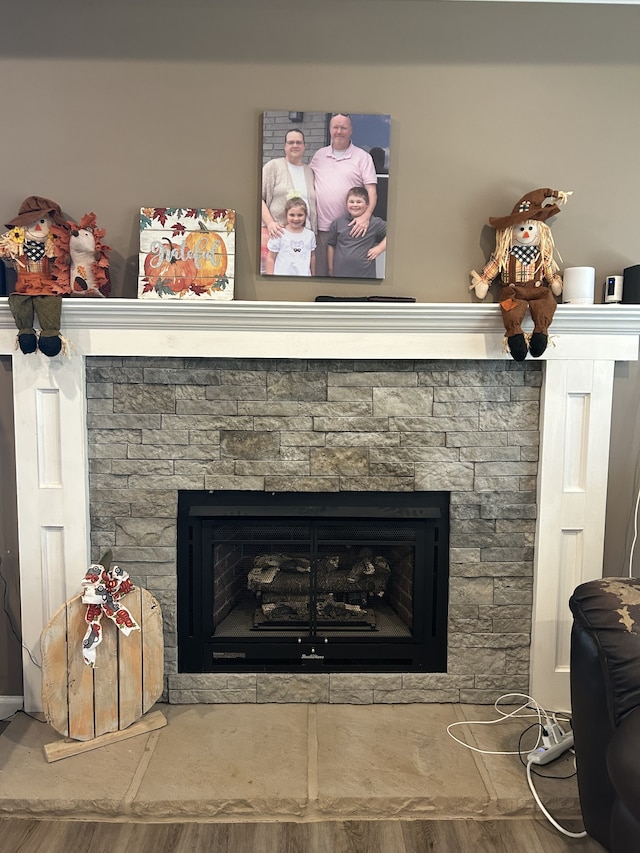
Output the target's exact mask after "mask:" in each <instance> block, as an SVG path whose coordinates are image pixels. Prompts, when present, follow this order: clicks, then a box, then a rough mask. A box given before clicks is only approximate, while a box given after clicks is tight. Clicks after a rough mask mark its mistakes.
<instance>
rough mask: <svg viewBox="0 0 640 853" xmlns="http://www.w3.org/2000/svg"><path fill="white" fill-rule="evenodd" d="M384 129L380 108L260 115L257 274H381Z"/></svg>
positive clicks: (384, 227) (387, 134) (387, 140)
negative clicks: (258, 260)
mask: <svg viewBox="0 0 640 853" xmlns="http://www.w3.org/2000/svg"><path fill="white" fill-rule="evenodd" d="M390 129H391V116H389V115H384V114H371V113H340V112H323V113H318V112H315V113H314V112H300V111H277V110H274V111H269V112H265V113H263V114H262V174H261V198H260V210H261V217H260V219H261V222H260V272H261V274H262V275H266V276H296V277H298V276H299V277H307V278H311V277H330V278H339V279H358V280H364V281H371V280H376V279H377V280H382V279H384V275H385V264H386V252H387V218H388V216H387V199H388V192H389V158H390Z"/></svg>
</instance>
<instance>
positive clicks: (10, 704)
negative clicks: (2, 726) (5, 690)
mask: <svg viewBox="0 0 640 853" xmlns="http://www.w3.org/2000/svg"><path fill="white" fill-rule="evenodd" d="M23 707H24V698H23V697H22V696H0V720H8V719H9V717H12V716H13V715H14V714H15V712H16V711H19V710H20V709H21V708H23Z"/></svg>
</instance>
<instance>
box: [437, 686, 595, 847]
mask: <svg viewBox="0 0 640 853" xmlns="http://www.w3.org/2000/svg"><path fill="white" fill-rule="evenodd" d="M511 698H519V699H526V702H525V704H524V705H520V707H518V708H516V709H515V710H514V711H511V712H510V713H509V714H506V713H505V712H504V711H501V710H500V708H499V707H498V705H499V704H500V702H502V701H504V700H505V699H511ZM494 708H495V709H496V711H497V712H498V714H500V716H499V717H498V718H497V719H495V720H473V721H467V720H461V721H459V722H455V723H450V724H449V725H448V726H447V734H448V735H449V737H450V738H452V739H453V740H455V742H456V743H459V744H460V745H461V746H464V747H466V748H467V749H471V750H473V752H480V753H482V754H483V755H518V756H520V758H522V752H521V750H519V749H518V750H515V751H513V752H497V751H492V750H488V749H480V748H479V747H477V746H472V745H471V744H469V743H465V741H463V740H460V739H459V738H457V737H456V736H455V735H454V734H452V732H451V730H452V729H453V728H455V727H456V726H491V725H494V724H495V723H503V722H504V721H505V720H508V719H515V718H518V719H527V718H531V717H534V718H536V719H537V720H538V732H539V733H538V740H537V742H536V744H535V746H534V747H533V749H537V747H538V745H539V744H540V739H541V738H543V737H544V735H543V732H545V723H546V726H547V728H551V727H552V722H553V723H555V724H556V726H559V719H558V717H559V715H560V719H561V720H562V722H570V716H568V715H567V714H566V712H564V711H547V710H545V709H544V708H543V707H542V706H541V705H539V704H538V703H537V702H536V700H535V699H533V698H532V697H531V696H527V694H526V693H505V694H504V695H503V696H500V697H498V699H496V701H495V702H494ZM529 710H534V711H535V713H533V714H526V713H521V712H522V711H529ZM543 717H544V719H545V723H543V722H542V718H543ZM565 717H566V719H565ZM533 763H534V762H533V761H527V765H526V769H527V782H528V784H529V790H530V791H531V793H532V795H533V798H534V800H535V801H536V804H537V806H538V808H539V809H540V811H541V812H542V814H543V815H544V816H545V817H546V818H547V820H548V821H549V823H550V824H551V825H552V826H554V827H555V828H556V829H557V830H558V832H561V833H562V834H563V835H566V836H568V837H569V838H585V836H586V835H587V833H586V831H582V832H570V831H569V830H568V829H565V828H564V827H563V826H560V824H559V823H558V822H557V821H556V820H555V818H553V817H552V816H551V815H550V814H549V812H548V811H547V809H546V808H545V807H544V805H543V803H542V801H541V799H540V797H539V796H538V792H537V791H536V789H535V786H534V784H533V777H532V775H531V766H532V764H533Z"/></svg>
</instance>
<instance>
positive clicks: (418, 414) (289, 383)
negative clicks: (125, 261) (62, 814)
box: [0, 300, 640, 710]
mask: <svg viewBox="0 0 640 853" xmlns="http://www.w3.org/2000/svg"><path fill="white" fill-rule="evenodd" d="M2 303H6V300H1V301H0V352H4V353H10V352H11V353H13V343H14V340H15V328H14V327H13V323H12V318H11V317H10V313H9V310H8V307H7V306H6V304H4V305H3V304H2ZM639 321H640V311H639V309H638V308H636V307H635V306H570V305H568V306H560V307H559V309H558V312H557V314H556V319H555V320H554V325H553V334H554V340H553V345H552V346H551V347H550V348H549V350H548V352H547V353H546V354H545V356H544V357H543V359H541V360H540V361H539V362H534V361H527V362H525V363H523V364H519V365H516V364H515V363H514V362H512V361H511V359H510V358H509V357H508V356H506V355H505V354H504V353H503V351H502V348H501V343H502V323H501V320H500V315H499V309H498V307H497V306H494V305H462V304H460V305H458V304H455V305H451V304H405V305H385V304H375V303H374V304H362V303H354V304H348V303H341V304H331V303H252V302H247V303H242V302H237V303H225V304H215V303H209V304H206V305H200V304H197V305H194V304H192V303H177V302H165V303H157V302H146V301H143V300H140V301H138V300H108V301H105V302H103V303H98V304H95V302H94V301H92V304H87V303H86V302H73V301H71V302H68V303H67V302H65V307H64V312H63V331H64V333H65V334H66V335H67V337H68V338H69V339H70V342H71V344H72V349H71V351H70V355H69V356H66V357H58V358H56V359H51V360H48V359H45V358H44V357H42V356H33V357H32V356H28V357H25V356H23V355H22V354H21V353H15V354H14V356H13V380H14V407H15V420H16V468H17V480H18V518H19V521H18V524H19V546H20V565H21V595H22V601H23V643H24V645H25V647H26V650H25V654H24V694H25V708H26V709H27V710H37V709H38V708H39V707H40V691H39V673H38V670H37V667H36V666H35V665H34V664H33V663H32V660H31V657H33V658H34V659H36V660H37V658H38V656H39V649H38V641H39V635H40V632H41V630H42V627H43V626H44V624H46V621H47V620H48V618H50V616H51V615H52V614H53V612H55V610H56V609H57V607H58V606H59V605H60V604H61V603H62V602H63V601H64V600H66V599H67V598H69V597H71V596H72V595H74V594H76V593H77V592H78V591H79V581H80V578H81V576H82V575H83V574H84V571H85V568H86V564H87V561H88V560H89V557H90V556H91V557H92V558H95V557H96V556H97V555H98V552H99V551H100V550H101V548H102V547H103V545H110V546H113V548H114V554H115V558H116V559H117V560H118V561H119V562H121V563H122V564H124V565H126V567H127V568H128V570H129V571H131V573H132V575H133V577H134V579H135V580H136V581H137V582H138V583H142V584H143V585H145V584H146V585H147V587H148V588H149V589H150V590H151V591H152V592H154V593H155V594H157V595H158V597H159V598H160V599H161V601H162V603H163V609H164V611H165V629H166V648H167V667H166V671H167V676H168V698H169V699H170V700H171V701H178V702H180V701H189V702H190V701H214V702H218V701H233V702H238V701H242V702H247V701H254V702H255V701H321V702H322V701H332V702H344V701H352V702H374V701H377V702H414V701H421V702H433V701H459V700H462V701H487V702H489V701H491V702H493V701H494V699H495V698H496V697H497V696H498V695H500V694H501V693H503V692H505V691H507V690H526V689H528V690H529V691H530V692H532V693H533V694H534V695H535V696H536V698H537V699H538V700H539V701H541V702H543V703H544V704H546V705H548V706H565V707H566V706H567V705H568V631H569V624H570V623H569V616H568V613H567V612H566V611H567V608H566V600H567V599H568V595H569V593H570V591H571V590H572V589H573V587H574V586H575V585H576V584H577V583H579V582H581V581H583V580H586V579H588V578H591V577H598V576H600V575H601V573H602V550H603V531H604V507H605V499H606V483H607V467H608V443H609V422H610V410H611V396H612V387H613V367H614V364H615V361H627V360H635V359H637V358H638V332H639V329H640V322H639ZM174 359H175V360H177V361H174ZM194 360H197V361H194ZM478 362H482V364H480V363H478ZM178 364H179V366H180V370H181V371H182V376H181V377H177V375H174V376H173V382H167V379H168V378H169V376H168V374H167V371H170V370H172V369H174V368H175V367H176V366H178ZM205 364H206V367H205ZM195 365H197V366H198V368H200V370H202V368H204V369H205V370H208V371H210V376H209V377H208V378H207V379H206V381H193V379H189V378H188V375H189V374H188V371H189V370H191V371H193V370H194V368H195ZM136 371H137V374H136ZM145 371H146V377H145ZM192 376H193V374H192ZM445 376H446V381H445ZM303 377H304V378H303ZM203 378H204V377H202V376H201V377H200V380H202V379H203ZM258 388H259V389H260V392H259V393H257V390H256V389H258ZM231 389H233V393H231ZM203 392H204V393H203ZM168 397H171V398H172V399H171V400H170V401H169V402H168ZM141 400H143V401H146V402H143V403H142V404H141V402H140V401H141ZM141 405H142V408H141ZM171 405H173V406H174V407H175V408H174V410H173V411H171V409H170V408H169V410H168V411H166V410H165V409H166V407H167V406H169V407H170V406H171ZM261 408H262V411H261ZM149 409H151V411H149ZM225 409H226V410H227V411H226V413H224V418H226V419H227V420H226V421H225V422H222V421H220V418H221V417H222V414H223V412H224V410H225ZM230 409H234V411H233V412H231V414H229V410H230ZM229 418H231V421H229ZM242 418H245V419H249V420H251V421H252V426H251V428H250V429H248V428H245V427H243V426H242V420H241V419H242ZM509 418H513V419H514V420H515V424H514V423H513V422H509V421H508V419H509ZM216 419H217V420H216ZM438 419H440V424H439V425H438V424H437V423H436V421H437V420H438ZM505 419H507V421H506V422H505ZM180 420H182V422H181V423H180ZM185 420H186V421H187V422H188V423H185ZM287 420H289V423H287ZM193 421H195V422H196V424H197V423H201V424H202V425H203V426H204V428H203V429H193V430H192V432H193V433H195V432H200V433H201V435H200V436H195V435H192V436H191V438H193V439H194V441H193V443H191V442H189V443H188V444H185V443H184V438H183V441H182V442H181V441H180V440H179V438H180V437H179V436H176V435H174V436H173V444H174V445H175V446H176V447H178V448H179V452H178V453H177V454H174V457H173V458H167V457H166V455H165V454H164V453H162V454H161V453H159V451H158V448H159V447H163V448H166V446H167V445H171V443H172V440H171V436H168V440H167V437H166V436H162V437H161V436H160V434H158V435H157V436H156V435H152V433H154V432H155V431H157V430H159V429H161V427H160V423H161V422H164V425H163V427H162V429H164V428H168V429H173V430H174V431H177V432H178V433H179V432H181V431H182V432H186V433H187V434H188V433H189V431H190V429H191V427H190V426H189V423H191V424H192V423H193ZM336 421H340V422H341V423H340V424H339V427H340V428H338V425H336ZM472 421H474V422H475V426H474V427H473V428H472V426H471V422H472ZM376 422H377V423H376ZM383 422H384V423H385V424H386V427H385V426H381V425H382V423H383ZM256 424H257V427H258V428H257V429H256ZM345 427H346V429H345ZM538 427H539V433H538V429H537V428H538ZM207 433H209V434H208V435H207ZM238 433H243V436H241V439H242V438H243V440H240V441H237V438H238V435H237V434H238ZM247 433H254V435H248V434H247ZM472 433H473V434H474V435H476V441H477V443H476V444H473V443H471V442H470V434H472ZM493 433H494V434H493ZM125 434H126V435H125ZM489 434H493V435H491V436H490V440H489V441H487V439H488V437H489ZM276 435H277V437H278V443H277V454H276V442H275V440H274V436H276ZM143 436H144V438H143ZM88 437H89V441H87V438H88ZM283 437H284V439H283ZM120 439H121V440H120ZM145 439H146V440H145ZM197 439H199V440H197ZM320 439H322V440H320ZM538 441H539V443H538ZM158 442H160V443H158ZM256 442H257V444H258V446H259V447H262V450H260V451H259V453H258V454H257V455H258V456H259V457H260V458H258V459H255V458H246V457H247V455H249V456H255V455H256V452H255V450H252V451H251V452H249V454H247V449H246V448H247V447H254V448H255V446H256ZM265 442H266V444H265ZM185 447H191V450H190V451H188V453H187V455H186V456H185V453H184V450H185ZM107 448H110V450H109V452H107V453H105V452H103V451H105V450H106V449H107ZM152 448H155V449H154V450H152ZM243 448H244V449H243ZM196 449H197V452H196ZM136 450H137V451H138V455H137V454H136ZM212 450H213V451H215V453H211V451H212ZM140 451H143V452H142V453H140ZM488 451H490V452H488ZM145 453H146V454H147V455H144V454H145ZM189 454H190V455H189ZM516 457H517V458H516ZM169 468H171V469H172V472H171V473H169ZM303 469H304V475H303V474H302V473H301V472H302V470H303ZM167 477H169V478H174V482H172V483H171V488H170V489H166V485H167V482H168V481H167V480H166V479H165V481H164V483H163V482H162V480H163V478H167ZM301 477H302V479H306V483H304V484H302V486H301ZM317 477H320V478H321V479H323V480H324V482H325V486H327V487H328V488H329V489H330V490H331V489H347V490H349V489H356V490H357V489H362V488H365V489H367V488H370V487H373V484H374V483H376V488H377V487H378V486H379V485H380V482H381V479H382V480H385V482H384V483H383V484H382V485H383V490H389V491H397V490H402V489H410V488H445V489H447V490H451V493H452V506H453V509H454V512H455V515H454V516H453V517H452V531H451V533H452V555H451V565H452V572H451V574H452V577H451V587H450V595H451V600H452V606H451V607H450V625H449V666H448V671H447V673H444V674H424V675H422V674H419V675H418V674H403V673H382V674H369V675H362V676H357V675H356V676H353V675H346V674H339V675H337V676H336V675H324V674H318V675H311V676H305V677H302V676H296V677H295V678H294V677H288V676H281V675H278V674H263V675H259V676H256V675H255V674H252V675H250V674H244V675H238V676H234V675H233V674H228V675H227V674H225V675H224V676H222V675H221V676H217V675H202V676H201V675H196V676H193V675H191V676H185V675H181V674H179V673H176V672H175V653H174V652H172V649H174V648H175V641H174V637H175V633H174V632H175V622H174V616H173V614H172V610H171V603H170V601H171V588H172V585H173V584H174V583H175V579H174V576H173V575H172V573H171V571H170V570H169V569H170V567H171V566H172V561H173V567H174V568H175V558H174V554H175V538H174V529H175V507H174V506H171V500H172V499H171V494H173V493H175V494H177V491H175V492H174V490H176V489H177V488H178V487H180V488H182V487H188V488H203V487H204V488H230V487H231V488H251V489H267V490H268V489H273V490H283V489H284V488H287V489H292V488H295V487H297V488H301V487H302V488H316V485H315V483H314V485H313V486H311V483H312V482H314V478H317ZM145 479H146V481H147V482H146V483H145V484H144V485H142V482H141V481H142V480H145ZM203 480H204V485H202V484H201V483H202V481H203ZM178 481H182V482H185V483H189V484H190V485H187V486H182V485H180V486H179V485H178ZM231 481H233V483H232V485H229V484H230V482H231ZM90 483H91V498H90V492H89V484H90ZM125 483H126V490H124V491H128V492H129V494H128V495H125V494H124V492H123V488H122V487H123V485H125ZM223 483H224V485H223ZM285 484H286V485H285ZM427 484H428V485H427ZM141 486H142V488H140V487H141ZM149 486H151V489H149ZM105 491H109V492H111V497H112V498H115V499H116V500H115V501H112V503H113V502H118V501H119V507H112V508H111V511H110V512H109V511H107V507H106V506H105V505H104V504H105V503H108V501H105ZM167 492H169V493H171V494H167ZM151 493H153V497H154V498H155V500H151V498H150V495H151ZM116 496H117V497H116ZM158 499H159V500H158ZM125 503H126V504H127V507H128V510H127V511H125V510H124V508H123V505H124V504H125ZM514 505H518V506H519V510H518V512H517V513H516V512H514V511H513V509H510V510H509V511H505V509H504V508H505V507H506V506H510V507H513V506H514ZM158 506H160V507H162V510H161V511H160V512H158V510H157V507H158ZM167 507H170V511H169V510H168V509H167ZM489 507H491V509H490V510H489V509H488V508H489ZM90 508H91V514H92V522H91V524H90V522H89V516H90ZM134 508H135V514H134ZM496 508H497V509H496ZM151 510H153V511H152V512H151ZM146 512H149V515H148V516H147V515H145V513H146ZM163 512H167V515H166V516H163V515H162V513H163ZM127 513H128V514H127ZM147 518H150V519H155V520H154V521H153V522H152V524H151V526H150V527H148V526H147V527H146V528H145V525H146V524H147V522H146V520H145V519H147ZM454 519H455V520H454ZM90 537H91V541H92V543H93V549H92V550H91V552H90V546H89V541H90ZM159 542H161V543H162V544H159ZM134 543H135V544H134ZM131 549H133V550H131ZM141 557H144V558H143V559H140V558H141ZM454 607H455V608H457V611H456V610H455V609H454ZM207 679H208V680H207Z"/></svg>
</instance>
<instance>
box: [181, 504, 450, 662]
mask: <svg viewBox="0 0 640 853" xmlns="http://www.w3.org/2000/svg"><path fill="white" fill-rule="evenodd" d="M179 503H180V508H179V509H180V512H179V525H178V528H179V542H178V545H179V570H178V603H179V612H178V633H179V643H178V645H179V667H180V670H181V671H182V672H215V671H230V670H233V671H248V670H262V671H300V670H308V671H340V670H344V671H349V670H353V671H367V670H371V671H385V670H394V669H397V670H403V671H404V670H407V669H416V670H423V671H424V670H428V671H442V670H443V668H444V663H445V659H446V648H445V638H446V611H447V586H448V495H446V494H442V493H431V492H429V493H411V495H390V494H387V493H375V494H370V493H348V494H344V493H337V494H318V493H313V494H311V495H310V494H306V493H303V494H298V493H295V494H286V493H278V494H265V493H257V492H249V493H237V492H231V493H212V494H208V493H193V492H185V493H184V494H181V496H180V502H179Z"/></svg>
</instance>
